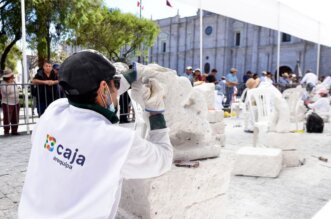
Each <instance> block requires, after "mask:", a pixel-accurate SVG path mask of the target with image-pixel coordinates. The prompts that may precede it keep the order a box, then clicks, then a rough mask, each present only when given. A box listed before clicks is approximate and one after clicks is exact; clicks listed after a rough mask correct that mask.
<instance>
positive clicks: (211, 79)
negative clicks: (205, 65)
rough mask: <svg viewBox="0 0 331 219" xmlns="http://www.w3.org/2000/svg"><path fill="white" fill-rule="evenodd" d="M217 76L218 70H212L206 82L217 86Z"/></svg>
mask: <svg viewBox="0 0 331 219" xmlns="http://www.w3.org/2000/svg"><path fill="white" fill-rule="evenodd" d="M216 74H217V70H216V69H215V68H214V69H212V70H211V72H210V74H209V75H208V76H207V77H206V82H209V83H215V84H216V83H217V80H216Z"/></svg>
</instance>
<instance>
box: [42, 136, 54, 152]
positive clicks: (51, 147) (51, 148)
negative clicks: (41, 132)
mask: <svg viewBox="0 0 331 219" xmlns="http://www.w3.org/2000/svg"><path fill="white" fill-rule="evenodd" d="M55 144H56V139H55V138H54V137H52V136H51V135H47V136H46V142H45V144H44V148H45V149H46V150H49V151H50V152H52V151H54V146H55Z"/></svg>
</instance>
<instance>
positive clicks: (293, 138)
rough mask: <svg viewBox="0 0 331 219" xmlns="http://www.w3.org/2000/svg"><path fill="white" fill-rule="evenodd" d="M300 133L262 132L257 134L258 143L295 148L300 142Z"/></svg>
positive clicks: (272, 146)
mask: <svg viewBox="0 0 331 219" xmlns="http://www.w3.org/2000/svg"><path fill="white" fill-rule="evenodd" d="M301 139H302V134H299V133H277V132H264V133H263V134H261V135H259V144H261V145H263V146H264V147H268V148H281V149H295V148H296V147H297V145H300V144H301Z"/></svg>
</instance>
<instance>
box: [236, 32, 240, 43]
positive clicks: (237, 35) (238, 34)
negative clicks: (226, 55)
mask: <svg viewBox="0 0 331 219" xmlns="http://www.w3.org/2000/svg"><path fill="white" fill-rule="evenodd" d="M235 36H236V39H235V46H240V32H237V33H236V35H235Z"/></svg>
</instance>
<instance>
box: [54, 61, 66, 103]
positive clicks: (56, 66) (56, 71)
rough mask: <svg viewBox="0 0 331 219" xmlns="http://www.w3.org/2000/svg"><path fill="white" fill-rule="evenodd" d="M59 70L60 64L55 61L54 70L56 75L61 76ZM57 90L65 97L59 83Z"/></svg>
mask: <svg viewBox="0 0 331 219" xmlns="http://www.w3.org/2000/svg"><path fill="white" fill-rule="evenodd" d="M59 70H60V64H58V63H55V64H54V65H53V71H54V73H55V75H56V77H59ZM57 90H58V91H59V95H60V98H62V97H64V92H63V90H62V88H61V87H60V85H59V84H58V85H57Z"/></svg>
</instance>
